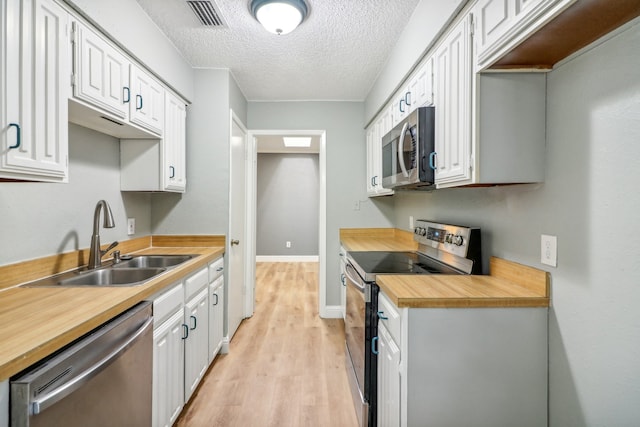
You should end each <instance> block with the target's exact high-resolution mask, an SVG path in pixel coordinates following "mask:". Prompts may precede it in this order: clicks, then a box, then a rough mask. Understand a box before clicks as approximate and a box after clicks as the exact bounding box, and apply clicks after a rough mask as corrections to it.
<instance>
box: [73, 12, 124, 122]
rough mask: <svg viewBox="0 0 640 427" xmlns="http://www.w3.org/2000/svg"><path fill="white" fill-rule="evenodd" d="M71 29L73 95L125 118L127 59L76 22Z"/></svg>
mask: <svg viewBox="0 0 640 427" xmlns="http://www.w3.org/2000/svg"><path fill="white" fill-rule="evenodd" d="M73 32H74V54H75V63H76V70H75V73H74V86H73V96H75V97H76V98H78V99H81V100H83V101H86V102H88V103H90V104H93V105H95V106H97V107H100V108H102V109H104V110H106V111H108V112H109V113H111V114H113V115H115V116H116V117H118V118H120V119H123V120H128V118H129V102H130V100H131V90H130V87H129V67H130V65H131V62H129V60H128V59H127V58H125V56H124V55H123V54H122V53H121V52H120V51H119V50H117V49H116V48H114V47H113V46H112V45H111V44H110V43H108V42H107V41H106V40H105V39H104V38H103V37H102V36H99V35H98V34H96V33H95V32H93V31H92V30H90V29H89V28H87V27H86V26H84V25H82V24H81V23H80V22H77V21H76V22H74V23H73Z"/></svg>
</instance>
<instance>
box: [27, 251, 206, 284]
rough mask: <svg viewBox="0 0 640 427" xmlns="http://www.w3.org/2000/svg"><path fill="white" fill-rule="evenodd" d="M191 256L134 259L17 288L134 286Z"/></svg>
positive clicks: (150, 256) (136, 257)
mask: <svg viewBox="0 0 640 427" xmlns="http://www.w3.org/2000/svg"><path fill="white" fill-rule="evenodd" d="M195 256H197V255H137V256H133V257H132V258H131V259H127V260H122V261H120V262H119V263H116V264H111V265H106V266H103V267H99V268H96V269H94V270H84V269H82V268H81V269H78V270H74V271H70V272H66V273H62V274H58V275H55V276H51V277H48V278H46V279H42V280H37V281H35V282H30V283H25V284H24V285H21V286H23V287H40V286H49V287H51V286H63V287H64V286H69V287H73V286H138V285H142V284H144V283H145V282H147V281H148V280H150V279H152V278H154V277H155V276H157V275H159V274H162V273H164V272H165V271H167V270H168V269H170V268H173V267H177V266H178V265H180V264H182V263H183V262H186V261H189V260H190V259H192V258H194V257H195Z"/></svg>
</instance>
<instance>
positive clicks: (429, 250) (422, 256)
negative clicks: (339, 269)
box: [345, 220, 482, 427]
mask: <svg viewBox="0 0 640 427" xmlns="http://www.w3.org/2000/svg"><path fill="white" fill-rule="evenodd" d="M414 240H415V241H416V242H418V250H417V251H415V252H388V251H380V252H370V251H367V252H347V267H346V276H347V277H346V278H347V280H346V282H347V304H346V305H347V308H346V316H345V335H346V358H347V374H348V376H349V384H350V386H351V393H352V396H353V401H354V404H355V407H356V413H357V415H358V421H359V424H360V426H361V427H367V426H368V427H375V426H376V425H377V421H376V420H377V406H376V403H377V396H376V394H377V357H376V354H377V351H376V349H375V348H373V347H372V341H373V339H374V337H376V336H377V334H378V317H377V313H378V292H379V288H378V286H377V285H376V283H375V281H376V276H377V275H379V274H481V272H482V258H481V240H480V229H479V228H477V227H462V226H457V225H450V224H441V223H436V222H431V221H425V220H418V221H416V227H415V229H414Z"/></svg>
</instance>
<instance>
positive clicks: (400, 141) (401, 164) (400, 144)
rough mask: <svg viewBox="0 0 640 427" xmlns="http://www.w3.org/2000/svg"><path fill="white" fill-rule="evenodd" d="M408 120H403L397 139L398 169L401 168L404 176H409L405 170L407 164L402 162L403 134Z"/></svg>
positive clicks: (407, 125)
mask: <svg viewBox="0 0 640 427" xmlns="http://www.w3.org/2000/svg"><path fill="white" fill-rule="evenodd" d="M408 127H409V122H405V124H404V125H403V126H402V131H400V139H398V163H400V169H402V175H404V177H405V178H409V172H407V165H405V164H404V153H403V151H404V134H405V133H406V132H407V128H408Z"/></svg>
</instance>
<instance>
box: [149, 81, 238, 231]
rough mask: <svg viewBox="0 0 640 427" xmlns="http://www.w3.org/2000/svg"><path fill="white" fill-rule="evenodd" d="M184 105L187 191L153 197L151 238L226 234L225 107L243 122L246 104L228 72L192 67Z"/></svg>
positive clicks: (227, 117) (227, 124) (227, 137)
mask: <svg viewBox="0 0 640 427" xmlns="http://www.w3.org/2000/svg"><path fill="white" fill-rule="evenodd" d="M194 84H195V86H196V87H197V88H198V91H197V92H196V94H195V96H194V99H193V104H191V105H189V106H188V107H187V191H186V193H184V194H171V193H167V194H162V193H159V194H154V195H153V198H152V212H153V214H152V229H153V232H154V234H224V235H227V234H228V228H229V141H230V134H229V132H230V110H229V109H230V105H234V106H236V107H234V111H236V110H237V113H236V114H237V115H238V116H239V118H240V120H241V121H243V122H245V123H246V101H245V100H244V98H243V96H242V93H241V92H240V90H239V89H238V88H237V85H236V83H235V81H234V80H233V78H232V77H231V75H230V73H229V71H228V70H222V69H216V70H212V69H196V70H194Z"/></svg>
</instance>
